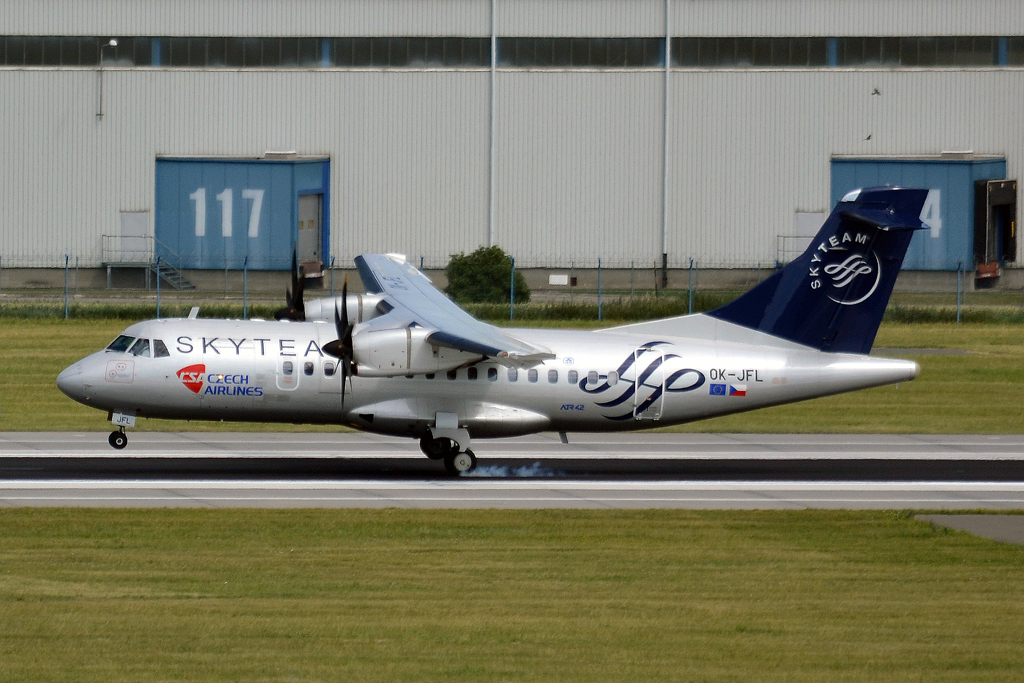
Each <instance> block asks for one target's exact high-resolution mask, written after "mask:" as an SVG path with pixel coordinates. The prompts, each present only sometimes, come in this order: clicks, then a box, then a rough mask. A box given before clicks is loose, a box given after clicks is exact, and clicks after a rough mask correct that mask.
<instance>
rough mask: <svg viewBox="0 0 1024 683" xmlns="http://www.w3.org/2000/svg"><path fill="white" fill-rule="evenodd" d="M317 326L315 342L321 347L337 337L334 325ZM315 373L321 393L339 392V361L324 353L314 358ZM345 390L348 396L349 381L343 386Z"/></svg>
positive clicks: (350, 389) (349, 393)
mask: <svg viewBox="0 0 1024 683" xmlns="http://www.w3.org/2000/svg"><path fill="white" fill-rule="evenodd" d="M317 327H319V328H320V329H319V330H318V339H317V343H318V344H320V348H321V349H322V348H323V347H324V346H326V345H327V344H329V343H330V342H332V341H334V340H335V339H337V338H338V333H337V332H336V331H335V329H334V325H318V326H317ZM310 360H312V359H310ZM316 374H317V376H318V377H319V392H320V393H321V394H340V393H341V361H339V360H338V359H337V358H335V357H334V356H329V355H327V354H326V353H325V354H324V355H323V357H322V358H318V359H316ZM345 392H346V393H347V394H348V395H349V396H351V395H352V394H351V392H352V382H351V381H349V383H348V386H347V387H345Z"/></svg>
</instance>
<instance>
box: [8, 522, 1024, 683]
mask: <svg viewBox="0 0 1024 683" xmlns="http://www.w3.org/2000/svg"><path fill="white" fill-rule="evenodd" d="M1022 670H1024V548H1022V547H1020V546H1014V545H1007V544H999V543H996V542H994V541H987V540H983V539H979V538H976V537H972V536H969V535H966V534H963V533H959V532H951V531H948V530H945V529H941V528H934V527H932V526H930V525H929V524H927V523H924V522H920V521H917V520H915V519H913V518H912V517H910V516H908V515H905V514H900V513H892V512H813V511H800V512H795V511H775V512H688V511H642V512H624V511H569V510H565V511H519V512H515V513H514V514H510V513H509V512H507V511H479V510H478V511H458V510H436V511H429V510H419V511H414V510H383V511H369V510H313V511H294V510H293V511H265V510H238V511H225V510H175V511H160V510H39V509H19V510H11V509H5V510H0V678H2V679H3V680H10V681H61V682H62V683H67V682H72V681H101V682H102V683H117V682H120V681H131V682H133V683H135V682H139V681H173V680H202V681H325V680H334V681H387V682H389V683H394V682H396V681H463V680H465V681H534V680H543V681H587V682H590V681H607V680H621V681H639V680H680V681H872V682H875V681H963V680H971V681H1010V680H1020V675H1021V671H1022Z"/></svg>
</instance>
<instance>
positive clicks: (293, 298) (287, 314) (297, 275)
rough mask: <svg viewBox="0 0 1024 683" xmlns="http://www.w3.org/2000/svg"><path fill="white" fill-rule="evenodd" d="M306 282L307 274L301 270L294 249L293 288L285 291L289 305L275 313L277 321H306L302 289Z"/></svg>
mask: <svg viewBox="0 0 1024 683" xmlns="http://www.w3.org/2000/svg"><path fill="white" fill-rule="evenodd" d="M305 280H306V277H305V273H304V272H303V271H302V269H301V268H299V258H298V255H297V254H296V253H295V250H294V249H292V287H291V289H285V291H284V297H285V302H286V303H287V304H288V305H287V306H285V307H284V308H279V309H278V310H277V311H276V312H275V313H274V319H275V320H292V321H295V322H301V321H303V320H305V319H306V306H305V304H303V303H302V289H303V284H304V283H305ZM293 292H294V295H293Z"/></svg>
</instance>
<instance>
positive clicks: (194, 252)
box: [154, 157, 330, 277]
mask: <svg viewBox="0 0 1024 683" xmlns="http://www.w3.org/2000/svg"><path fill="white" fill-rule="evenodd" d="M329 188H330V160H329V159H326V158H299V159H287V160H277V159H274V160H269V159H194V158H167V157H162V158H158V159H157V160H156V225H155V230H154V232H155V237H156V245H155V252H156V256H159V257H160V258H161V259H162V260H164V261H165V262H167V263H170V264H171V265H173V266H175V267H178V268H187V269H196V270H202V269H219V270H223V269H225V268H229V269H232V270H237V269H241V268H242V267H243V265H245V266H247V267H248V268H250V269H252V270H288V269H290V268H291V264H292V250H293V249H294V250H295V251H296V252H297V254H298V259H299V262H300V264H301V265H302V266H303V270H304V271H305V272H306V274H307V275H309V276H314V277H315V276H319V275H321V274H322V271H323V268H324V254H326V253H328V251H329V246H328V245H329V244H330V189H329Z"/></svg>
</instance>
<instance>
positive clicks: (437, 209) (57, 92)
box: [0, 69, 489, 266]
mask: <svg viewBox="0 0 1024 683" xmlns="http://www.w3.org/2000/svg"><path fill="white" fill-rule="evenodd" d="M103 78H104V112H105V115H104V118H103V120H102V121H99V120H98V119H97V116H96V110H97V95H98V83H97V79H98V75H97V72H96V71H93V70H74V71H71V70H22V71H13V70H0V90H2V91H3V92H4V98H3V104H2V105H0V107H2V109H0V122H2V129H0V131H2V132H0V156H2V158H3V159H4V163H3V164H2V165H0V206H2V207H3V210H2V212H0V228H2V229H0V250H2V251H0V256H2V257H3V259H4V260H3V265H4V266H13V265H17V264H18V263H19V262H23V263H24V264H25V265H30V266H31V265H38V266H43V265H46V266H54V265H57V263H55V260H56V259H57V257H58V256H60V261H61V265H62V264H63V257H62V254H63V253H65V252H68V253H70V254H71V255H72V256H75V255H78V256H80V257H81V259H82V265H97V264H98V263H99V262H100V258H101V253H100V249H101V239H100V237H101V235H110V234H114V235H116V234H118V231H119V229H120V227H119V212H120V211H129V210H130V211H140V210H152V209H153V203H154V191H155V190H154V188H155V180H154V173H155V159H156V156H157V155H170V156H218V155H233V156H261V155H262V154H263V153H264V152H265V151H267V150H298V151H300V152H302V153H304V154H325V155H330V157H331V160H332V169H331V184H332V188H331V197H332V207H331V209H332V229H331V234H332V239H333V241H334V245H333V249H332V251H333V254H334V255H335V256H337V257H338V259H339V262H342V263H343V262H345V260H349V261H350V260H351V257H352V256H354V255H356V254H358V253H360V252H362V251H407V252H409V253H410V254H424V255H426V256H428V257H430V258H436V259H442V258H444V259H445V262H446V257H447V255H448V254H451V253H453V252H457V251H459V250H462V249H465V248H467V245H468V246H472V247H475V246H476V245H478V244H480V243H481V242H484V241H486V238H487V167H488V160H487V150H488V133H487V120H488V94H487V93H488V91H487V83H488V78H489V74H487V73H486V72H450V71H448V72H445V71H431V72H427V73H415V72H399V71H387V72H380V71H377V72H337V71H335V72H325V71H299V72H281V71H244V72H230V71H181V70H179V71H142V70H109V69H108V70H106V72H105V74H104V76H103Z"/></svg>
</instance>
